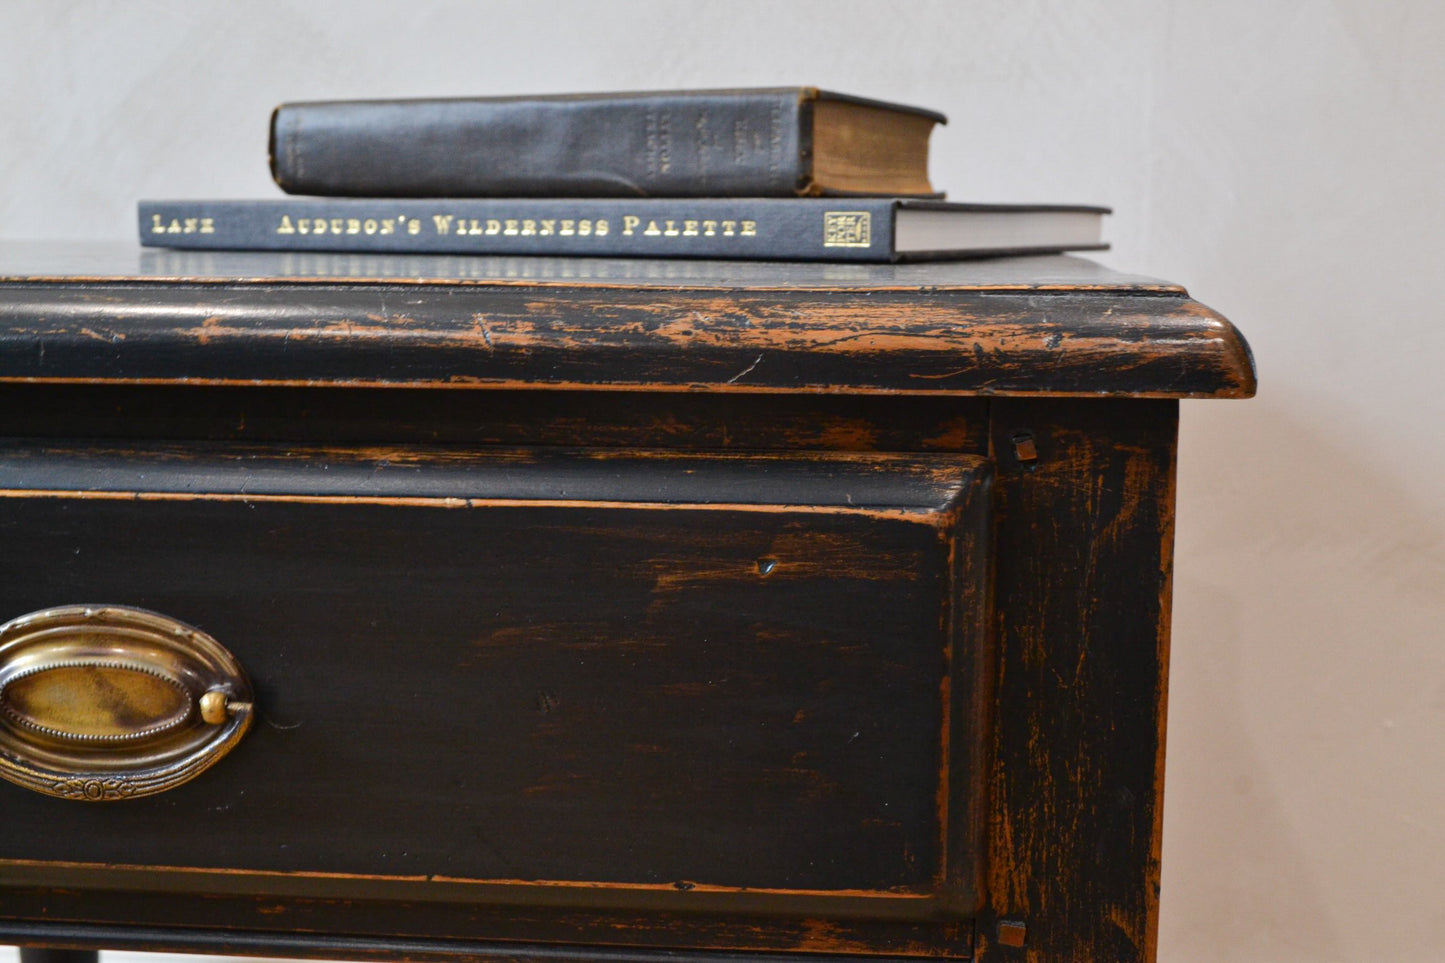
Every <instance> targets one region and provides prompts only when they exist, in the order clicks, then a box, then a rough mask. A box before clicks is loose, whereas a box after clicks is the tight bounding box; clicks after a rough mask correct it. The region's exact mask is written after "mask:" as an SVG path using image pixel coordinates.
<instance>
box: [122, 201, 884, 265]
mask: <svg viewBox="0 0 1445 963" xmlns="http://www.w3.org/2000/svg"><path fill="white" fill-rule="evenodd" d="M894 210H895V205H894V203H893V202H892V201H890V200H886V199H881V200H880V199H866V200H860V199H857V198H848V199H843V198H839V199H835V200H814V199H797V200H770V199H766V198H755V199H743V200H728V199H706V200H639V201H616V200H578V201H569V200H562V199H548V200H537V199H520V200H477V199H460V200H323V199H306V200H301V199H298V200H289V201H288V200H279V201H244V200H242V201H142V202H141V203H140V205H139V208H138V211H139V228H140V241H141V243H142V244H144V245H147V246H150V247H174V248H198V249H216V250H253V251H343V252H375V253H388V254H425V253H433V254H518V255H576V256H593V257H706V258H728V259H766V260H804V261H889V260H892V254H893V216H894Z"/></svg>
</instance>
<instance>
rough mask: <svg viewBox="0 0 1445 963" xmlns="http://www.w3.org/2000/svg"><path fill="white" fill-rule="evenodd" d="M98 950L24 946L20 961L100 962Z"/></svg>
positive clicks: (50, 962)
mask: <svg viewBox="0 0 1445 963" xmlns="http://www.w3.org/2000/svg"><path fill="white" fill-rule="evenodd" d="M99 961H100V952H99V951H98V950H45V949H38V948H34V947H28V946H22V947H21V948H20V963H99Z"/></svg>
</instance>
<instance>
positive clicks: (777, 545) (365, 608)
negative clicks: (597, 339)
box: [0, 442, 990, 955]
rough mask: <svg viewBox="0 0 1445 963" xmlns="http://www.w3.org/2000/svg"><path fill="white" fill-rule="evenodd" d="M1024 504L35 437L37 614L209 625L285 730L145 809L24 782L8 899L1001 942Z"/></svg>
mask: <svg viewBox="0 0 1445 963" xmlns="http://www.w3.org/2000/svg"><path fill="white" fill-rule="evenodd" d="M987 483H988V468H987V463H986V462H985V461H984V460H982V459H978V458H970V457H966V456H949V457H947V458H943V457H932V456H918V455H907V456H904V455H899V456H892V455H868V454H837V455H829V456H818V455H810V456H809V457H807V458H806V459H801V458H794V457H790V456H787V455H765V454H754V455H714V454H698V455H681V454H677V453H668V454H663V453H652V452H636V451H634V452H617V451H602V450H583V451H562V450H532V451H495V450H493V451H457V450H420V449H413V448H406V449H401V448H394V449H366V450H360V449H306V448H292V449H284V450H283V449H279V448H275V447H250V448H247V447H234V446H232V447H204V446H201V447H197V446H190V447H167V446H133V447H125V448H100V447H96V446H91V445H80V444H50V445H44V444H37V443H34V442H24V443H21V442H14V443H9V444H7V445H4V446H3V449H0V489H3V492H0V494H3V495H4V496H5V497H3V498H0V546H3V550H4V554H3V557H4V559H5V561H4V571H3V578H0V615H3V616H4V617H6V618H10V617H15V616H20V615H22V614H25V613H29V612H33V611H37V610H44V609H48V608H53V607H56V606H63V605H72V604H79V603H88V604H98V605H99V604H111V605H124V606H134V607H137V608H140V609H145V610H150V611H154V612H157V613H161V614H163V615H165V616H167V617H170V618H173V619H176V620H179V621H180V622H182V623H186V624H188V625H190V626H194V627H196V628H197V629H200V630H201V631H203V632H205V633H207V634H209V635H210V636H212V637H214V638H215V639H216V640H217V641H218V642H219V643H220V644H221V645H223V646H224V647H225V648H226V649H227V650H229V652H230V653H232V654H233V655H234V656H235V658H236V659H237V660H238V662H239V663H240V665H241V666H242V667H243V669H244V672H245V673H246V675H247V676H248V677H249V680H250V684H251V686H252V687H253V689H254V706H255V709H254V713H255V717H254V724H253V725H252V726H251V729H250V731H249V732H248V733H247V734H246V735H245V737H244V738H243V739H242V740H241V741H240V742H239V744H237V745H236V746H235V748H234V749H233V750H232V751H231V752H230V753H229V754H228V755H227V756H226V757H225V758H224V759H220V760H219V761H217V762H216V763H215V765H214V766H212V767H211V768H209V769H208V770H206V771H205V772H202V773H201V774H200V775H198V776H196V777H195V778H194V779H192V780H191V781H188V782H186V783H184V784H183V785H179V786H177V787H175V788H172V789H168V790H166V791H164V792H160V793H158V794H155V795H151V796H146V797H145V798H130V799H122V800H119V801H110V802H94V803H93V802H80V801H72V800H65V799H57V798H52V797H49V796H46V795H43V794H41V793H38V792H34V791H31V790H27V789H24V788H21V787H19V786H15V785H10V784H8V783H7V784H0V798H3V807H4V812H5V819H4V820H0V880H3V883H4V885H5V886H7V887H10V888H11V889H12V890H13V894H12V895H13V898H8V899H6V900H5V901H4V902H3V903H0V914H3V915H5V916H9V917H11V918H23V917H28V916H29V915H31V914H33V915H34V916H36V917H43V918H47V919H64V918H74V919H82V918H83V919H86V920H89V921H92V922H94V921H97V920H103V919H105V918H106V917H107V914H111V915H113V916H114V917H115V920H116V922H122V921H123V922H126V923H130V924H146V923H151V924H154V925H166V926H174V925H184V926H217V925H224V926H228V927H238V928H241V929H251V930H264V931H267V932H277V931H279V932H285V931H293V930H294V931H296V932H302V931H307V930H311V929H324V930H326V931H328V932H347V933H353V934H357V935H359V936H368V937H370V936H377V937H380V936H390V937H407V936H423V935H425V936H427V937H444V938H456V939H470V940H485V941H504V942H505V941H529V942H532V941H535V942H547V943H564V944H568V943H570V944H586V945H591V946H607V945H614V946H621V945H626V946H656V947H684V948H685V947H693V948H708V949H739V950H758V949H797V950H808V951H815V952H817V951H829V952H853V951H856V952H871V953H893V954H918V955H967V954H968V953H969V950H970V939H971V930H970V928H969V922H968V921H969V918H970V916H971V915H972V914H973V913H974V912H975V911H976V909H977V908H978V905H979V892H980V888H981V883H980V878H979V873H980V851H981V843H980V820H981V818H982V798H981V797H982V773H983V768H984V766H983V763H982V760H981V753H982V750H983V744H984V737H985V730H986V722H985V715H986V713H985V711H984V707H985V705H986V703H987V699H986V696H987V692H986V689H987V686H986V676H987V671H986V670H987V666H988V664H989V661H990V660H989V652H988V649H989V646H988V644H987V641H986V635H985V631H984V626H985V624H986V619H987V604H988V590H987V589H988V573H987V571H986V564H985V562H984V559H985V558H986V551H987V543H988V512H987V506H988V498H987ZM0 641H3V640H0ZM6 698H7V695H6V692H5V690H4V689H0V703H3V702H4V700H5V699H6ZM10 698H13V693H11V696H10ZM3 707H4V706H3V705H0V708H3ZM192 723H193V724H195V725H201V724H202V723H201V722H200V721H199V720H198V719H193V720H192ZM0 725H5V726H10V727H11V728H12V729H14V727H15V725H16V724H15V721H14V718H13V713H11V714H10V715H6V714H4V713H0ZM22 741H23V740H22ZM13 742H14V740H12V741H11V742H8V743H6V746H7V747H9V746H10V745H11V744H12V743H13ZM6 751H10V750H9V749H8V748H7V750H6ZM103 751H104V750H96V752H97V753H101V752H103ZM98 758H101V757H99V756H98ZM38 894H47V895H38ZM196 894H202V896H201V897H198V896H197V895H196ZM203 897H204V898H203Z"/></svg>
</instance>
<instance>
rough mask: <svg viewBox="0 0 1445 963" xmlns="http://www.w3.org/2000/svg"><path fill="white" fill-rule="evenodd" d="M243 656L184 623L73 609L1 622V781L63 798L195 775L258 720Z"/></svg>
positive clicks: (122, 610)
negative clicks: (239, 660) (254, 716)
mask: <svg viewBox="0 0 1445 963" xmlns="http://www.w3.org/2000/svg"><path fill="white" fill-rule="evenodd" d="M251 711H252V704H251V688H250V685H249V684H248V683H247V681H246V676H245V673H243V672H242V671H241V666H240V664H239V663H237V662H236V659H235V657H234V656H232V655H231V653H229V652H227V651H226V650H225V649H224V648H223V647H222V646H221V644H220V643H219V642H217V641H216V640H215V639H213V638H211V637H210V636H209V635H207V634H205V633H204V632H202V631H200V630H199V629H195V628H192V627H191V626H189V625H185V624H184V623H181V622H177V621H176V620H175V619H171V618H167V617H166V616H164V615H160V614H158V613H155V612H147V611H146V610H144V609H137V608H130V607H127V606H121V605H67V606H63V607H60V608H53V609H45V610H43V611H39V612H31V613H30V614H28V615H22V616H20V617H19V618H16V619H11V620H10V621H9V622H6V623H5V624H4V625H0V777H4V778H5V779H8V780H9V781H10V782H13V783H16V784H18V785H21V786H24V787H26V788H27V789H34V790H35V791H37V792H42V793H46V794H48V795H51V796H59V797H61V798H63V799H85V800H91V801H103V800H112V799H129V798H133V797H136V796H148V795H151V794H152V793H158V792H162V791H164V790H166V789H171V788H173V787H175V786H179V785H180V784H181V783H183V782H186V781H187V780H189V779H192V778H194V777H195V776H196V775H198V774H199V773H201V772H202V771H203V770H205V769H206V768H208V767H209V766H211V765H212V764H213V763H215V762H216V761H217V760H218V759H220V758H221V757H222V756H224V755H225V754H226V753H227V752H229V751H230V750H231V748H232V747H233V746H235V745H236V743H237V742H239V741H240V739H241V737H242V736H243V735H245V733H246V730H247V729H248V728H249V727H250V725H251Z"/></svg>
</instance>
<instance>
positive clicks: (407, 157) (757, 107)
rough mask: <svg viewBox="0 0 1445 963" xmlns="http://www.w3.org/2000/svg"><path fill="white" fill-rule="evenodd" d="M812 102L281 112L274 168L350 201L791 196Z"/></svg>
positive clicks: (302, 187)
mask: <svg viewBox="0 0 1445 963" xmlns="http://www.w3.org/2000/svg"><path fill="white" fill-rule="evenodd" d="M810 122H811V101H810V100H809V98H808V92H807V91H805V90H802V89H799V90H791V91H747V92H718V93H712V94H701V93H693V94H686V95H680V94H673V95H668V94H650V95H637V96H619V97H593V98H588V97H578V98H548V99H526V98H519V99H516V100H505V99H504V100H466V99H458V100H416V101H351V102H334V103H314V104H287V105H282V106H281V107H279V108H277V109H276V111H275V113H274V114H273V115H272V119H271V171H272V175H273V176H274V178H275V180H276V183H277V184H279V185H280V186H281V188H282V189H283V190H285V191H287V192H288V193H292V194H316V195H322V196H349V197H793V196H796V194H797V193H798V192H799V190H801V189H802V188H803V187H804V186H805V185H806V184H807V183H808V182H809V180H810V176H811V172H812V162H811V161H812V158H811V146H812V136H811V130H810V129H809V125H810Z"/></svg>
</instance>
